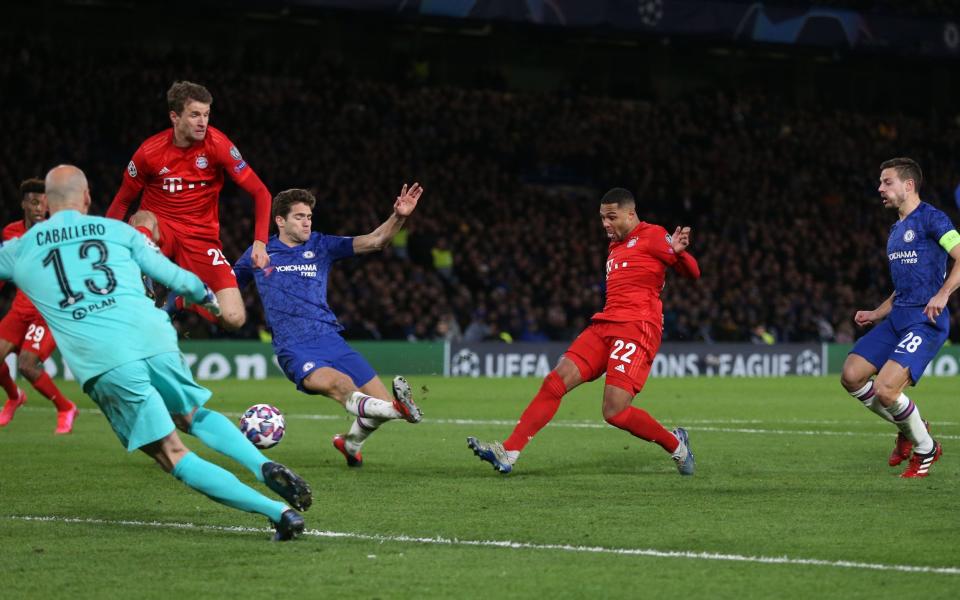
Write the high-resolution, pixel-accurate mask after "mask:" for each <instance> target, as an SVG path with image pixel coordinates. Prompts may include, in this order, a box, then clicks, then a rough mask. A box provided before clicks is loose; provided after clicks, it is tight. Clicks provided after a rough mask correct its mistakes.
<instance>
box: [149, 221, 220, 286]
mask: <svg viewBox="0 0 960 600" xmlns="http://www.w3.org/2000/svg"><path fill="white" fill-rule="evenodd" d="M157 227H158V228H159V229H160V251H161V252H163V254H164V256H166V257H167V258H169V259H170V260H172V261H173V262H175V263H177V264H178V265H180V266H181V267H183V268H184V269H186V270H188V271H192V272H193V273H194V274H196V276H197V277H199V278H200V281H202V282H204V283H205V284H207V285H209V286H210V289H211V290H213V291H214V292H219V291H220V290H222V289H225V288H235V287H237V276H236V275H235V274H234V272H233V267H231V266H230V263H229V262H228V261H227V257H225V256H224V255H223V244H222V243H221V242H220V240H219V239H218V238H216V237H213V236H212V235H211V236H203V235H184V233H182V232H179V231H177V230H175V229H173V228H172V227H170V226H169V225H167V223H166V222H165V221H164V220H163V219H161V218H160V217H157Z"/></svg>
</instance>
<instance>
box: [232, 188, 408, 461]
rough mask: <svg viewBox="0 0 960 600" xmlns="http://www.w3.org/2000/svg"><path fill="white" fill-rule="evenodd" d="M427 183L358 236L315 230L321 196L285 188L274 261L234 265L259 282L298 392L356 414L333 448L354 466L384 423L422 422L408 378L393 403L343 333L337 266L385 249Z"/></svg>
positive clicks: (275, 212)
mask: <svg viewBox="0 0 960 600" xmlns="http://www.w3.org/2000/svg"><path fill="white" fill-rule="evenodd" d="M422 193H423V188H421V187H420V185H419V184H416V183H414V184H413V185H411V186H409V187H407V186H406V185H404V186H403V189H402V190H401V191H400V195H399V196H397V199H396V201H395V202H394V204H393V214H392V215H390V217H389V218H388V219H387V220H386V221H384V222H383V223H382V224H381V225H380V226H379V227H377V228H376V229H375V230H374V231H372V232H371V233H368V234H366V235H359V236H356V237H340V236H332V235H324V234H322V233H317V232H314V231H312V220H313V207H314V206H316V202H317V201H316V199H315V198H314V197H313V194H311V193H310V192H308V191H307V190H302V189H292V190H286V191H284V192H280V193H279V194H277V196H276V197H275V198H274V199H273V207H272V211H271V212H272V217H273V221H274V223H275V224H276V226H277V229H278V233H277V235H274V236H271V237H270V239H269V240H268V241H267V254H268V255H269V256H270V265H269V266H268V267H266V268H265V269H255V268H254V266H253V261H252V260H251V257H250V253H251V249H247V251H246V252H245V253H244V254H243V256H241V257H240V259H239V260H238V261H237V262H236V263H235V264H234V266H233V268H234V270H235V271H236V274H237V282H238V283H239V284H240V289H241V290H242V289H244V288H245V287H246V286H247V285H248V284H249V283H250V281H251V280H254V281H256V285H257V291H258V292H259V293H260V301H261V302H262V303H263V310H264V312H265V313H266V317H267V324H268V325H269V327H270V329H271V330H272V331H273V348H274V351H275V352H276V354H277V359H278V360H279V362H280V367H281V368H282V369H283V372H284V373H286V375H287V378H289V379H290V381H292V382H293V383H295V384H296V385H297V389H299V390H300V391H302V392H305V393H307V394H322V395H324V396H327V397H329V398H332V399H334V400H336V401H337V402H339V403H340V404H342V405H343V406H344V408H346V410H347V412H349V413H350V414H351V415H354V416H356V419H355V420H354V422H353V424H352V425H351V427H350V431H348V432H347V433H345V434H339V435H336V436H334V438H333V446H334V448H336V449H337V450H338V451H339V452H340V453H341V454H343V456H344V457H345V458H346V459H347V465H349V466H351V467H359V466H362V465H363V458H362V456H361V454H360V448H361V446H362V445H363V442H364V441H365V440H366V439H367V438H368V437H369V436H370V434H371V433H373V432H374V431H376V429H377V428H378V427H380V425H381V424H383V423H384V422H385V421H388V420H390V419H405V420H407V421H408V422H410V423H418V422H419V421H420V419H421V412H420V409H419V408H418V407H417V405H416V404H415V403H414V401H413V395H412V393H411V391H410V385H409V384H408V383H407V381H406V380H405V379H404V378H403V377H399V376H398V377H395V378H394V380H393V400H392V401H389V400H386V398H388V393H387V388H386V387H385V386H384V385H383V382H381V381H380V378H379V377H377V373H376V372H375V371H374V370H373V367H371V366H370V364H369V363H368V362H367V361H366V360H365V359H364V358H363V357H362V356H360V354H359V353H358V352H357V351H356V350H354V349H353V348H351V347H350V346H349V345H348V344H347V343H346V342H345V341H344V339H343V338H342V337H341V336H340V331H341V330H342V329H343V327H341V325H340V323H338V322H337V317H336V315H334V314H333V311H332V310H330V306H329V305H328V304H327V277H328V275H329V272H330V266H331V265H332V264H333V263H334V262H336V261H338V260H340V259H342V258H348V257H350V256H354V255H357V254H367V253H370V252H376V251H378V250H382V249H383V248H384V247H385V246H386V245H387V244H389V243H390V240H392V239H393V237H394V236H395V235H396V234H397V232H398V231H400V228H401V227H403V223H404V221H406V219H407V217H409V216H410V214H411V213H413V211H414V209H415V208H416V207H417V201H418V200H419V199H420V195H421V194H422Z"/></svg>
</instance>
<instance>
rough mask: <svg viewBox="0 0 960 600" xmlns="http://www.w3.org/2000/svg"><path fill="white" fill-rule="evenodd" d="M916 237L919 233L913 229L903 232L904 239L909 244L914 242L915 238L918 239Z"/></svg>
mask: <svg viewBox="0 0 960 600" xmlns="http://www.w3.org/2000/svg"><path fill="white" fill-rule="evenodd" d="M916 237H917V234H916V233H914V232H913V230H912V229H908V230H906V231H904V232H903V241H905V242H906V243H908V244H909V243H910V242H912V241H913V240H914V239H916Z"/></svg>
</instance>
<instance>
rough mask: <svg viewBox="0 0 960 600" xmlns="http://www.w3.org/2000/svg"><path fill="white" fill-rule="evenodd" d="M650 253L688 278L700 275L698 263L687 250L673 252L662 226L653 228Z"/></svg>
mask: <svg viewBox="0 0 960 600" xmlns="http://www.w3.org/2000/svg"><path fill="white" fill-rule="evenodd" d="M650 253H651V254H653V255H654V256H656V257H657V258H658V259H660V261H662V262H663V263H665V264H666V265H667V266H670V267H673V270H674V271H676V272H677V273H679V274H680V275H681V276H682V277H689V278H690V279H698V278H699V277H700V265H699V264H697V259H695V258H694V257H693V255H691V254H690V253H689V252H687V251H683V252H681V253H679V254H677V253H676V252H674V250H673V242H672V241H671V239H670V234H669V233H668V232H667V230H666V229H664V228H663V227H660V226H657V228H656V229H655V230H654V232H653V239H651V241H650Z"/></svg>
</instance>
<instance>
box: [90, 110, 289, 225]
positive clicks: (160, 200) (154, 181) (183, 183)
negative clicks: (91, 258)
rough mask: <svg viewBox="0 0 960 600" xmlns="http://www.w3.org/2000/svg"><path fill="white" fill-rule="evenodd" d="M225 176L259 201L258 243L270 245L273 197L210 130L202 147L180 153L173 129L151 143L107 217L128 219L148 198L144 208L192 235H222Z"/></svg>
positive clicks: (141, 150) (141, 153)
mask: <svg viewBox="0 0 960 600" xmlns="http://www.w3.org/2000/svg"><path fill="white" fill-rule="evenodd" d="M224 173H226V174H227V175H228V176H229V177H230V178H231V179H232V180H233V181H234V182H236V183H237V185H238V186H240V187H242V188H243V189H244V190H246V191H247V192H248V193H250V194H251V195H252V196H253V197H254V201H255V217H256V218H255V222H256V225H255V227H256V232H255V236H254V237H255V238H256V239H258V240H263V241H266V239H267V234H268V231H269V220H270V192H269V191H267V188H266V186H264V185H263V182H261V181H260V178H259V177H257V175H256V173H254V172H253V169H251V168H250V165H248V164H247V162H246V161H245V160H244V159H243V156H242V155H241V154H240V151H239V150H237V147H236V146H234V145H233V142H231V141H230V138H228V137H227V136H226V135H225V134H224V133H223V132H222V131H220V130H219V129H216V128H214V127H207V134H206V136H204V139H203V141H202V142H197V143H194V144H191V145H190V146H188V147H186V148H180V147H178V146H175V145H174V144H173V129H172V128H171V129H167V130H166V131H161V132H160V133H158V134H156V135H154V136H151V137H149V138H147V140H146V141H145V142H143V143H142V144H141V145H140V147H139V148H138V149H137V151H136V152H135V153H134V155H133V159H132V160H131V161H130V163H129V164H128V165H127V171H126V173H124V175H123V185H121V187H120V190H119V191H118V192H117V195H116V197H114V199H113V203H112V204H111V205H110V208H109V209H108V210H107V216H108V217H111V218H114V219H123V218H124V217H125V216H126V213H127V209H128V208H129V206H130V203H131V202H133V200H135V199H136V198H137V196H140V194H141V193H142V198H141V201H140V208H141V209H142V210H149V211H152V212H153V213H154V214H156V215H157V216H158V217H159V218H160V219H162V220H163V221H164V222H165V223H166V224H167V225H169V226H170V227H171V228H173V229H174V230H176V231H177V232H178V233H183V234H184V235H187V236H199V237H214V238H218V237H219V236H220V210H219V197H220V190H221V189H222V188H223V182H224Z"/></svg>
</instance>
